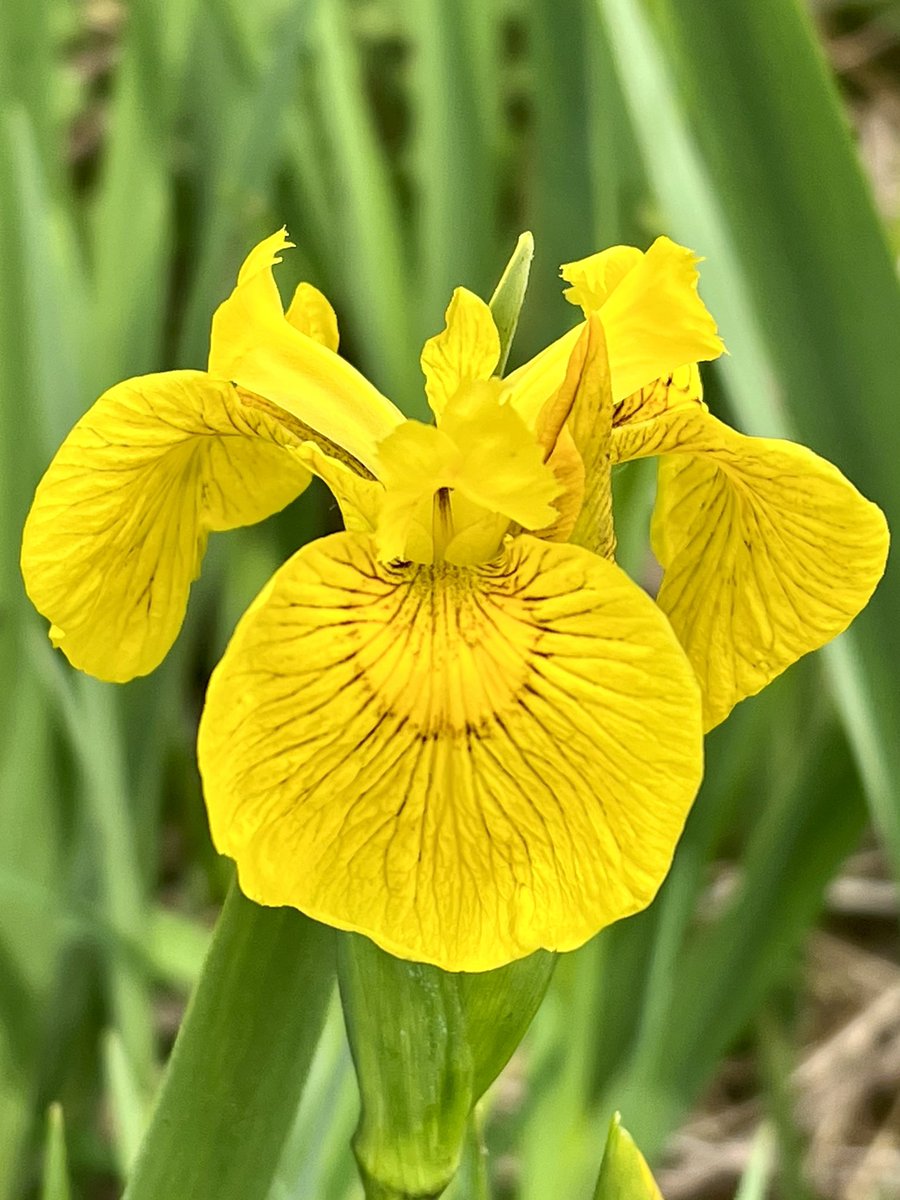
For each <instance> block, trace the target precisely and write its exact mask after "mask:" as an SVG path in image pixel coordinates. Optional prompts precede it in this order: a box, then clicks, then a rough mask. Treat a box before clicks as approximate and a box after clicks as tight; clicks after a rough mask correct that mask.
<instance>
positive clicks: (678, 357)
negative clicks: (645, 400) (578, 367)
mask: <svg viewBox="0 0 900 1200" xmlns="http://www.w3.org/2000/svg"><path fill="white" fill-rule="evenodd" d="M698 261H699V260H698V259H697V257H696V255H694V254H693V252H692V251H690V250H688V249H686V248H685V247H684V246H679V245H678V244H677V243H676V242H673V241H671V240H670V239H669V238H666V237H661V238H657V239H656V241H655V242H654V243H653V245H652V246H651V247H650V249H649V250H648V251H647V252H646V254H641V253H640V251H637V250H635V249H634V247H631V246H615V247H613V249H612V250H606V251H603V252H601V253H600V254H599V255H592V256H591V257H590V258H587V259H583V260H581V261H580V262H577V263H567V264H566V265H565V266H564V267H563V268H562V270H563V274H564V275H565V278H566V279H567V280H569V281H571V283H572V287H570V288H568V289H567V291H566V295H567V298H568V299H570V300H572V301H573V302H575V303H579V304H581V305H582V306H583V307H584V311H585V315H588V314H589V313H590V312H592V311H597V312H599V314H600V318H601V320H602V322H603V329H604V332H605V334H606V347H607V353H608V356H609V367H610V375H611V380H612V393H613V400H614V401H615V402H616V403H619V402H620V401H622V400H624V399H625V398H626V397H628V396H630V395H631V394H632V393H633V392H636V391H638V389H640V388H644V387H646V386H647V385H649V384H653V383H654V382H655V381H656V380H657V379H660V378H665V377H667V376H669V375H670V374H671V373H672V372H673V371H676V370H677V369H678V368H679V367H683V366H686V365H687V364H688V363H695V362H702V361H704V360H706V359H712V358H718V356H719V355H720V354H722V352H723V351H724V346H723V344H722V341H721V339H720V338H719V336H718V334H717V332H716V324H715V321H714V320H713V318H712V317H711V315H710V313H709V311H708V310H707V308H706V306H705V305H704V303H703V301H702V300H701V299H700V297H699V295H698V294H697V283H698V279H699V274H698V272H697V262H698ZM598 301H599V307H598V308H596V309H594V308H591V307H590V306H591V305H593V304H596V303H597V302H598ZM580 330H581V326H576V328H575V329H572V330H570V331H569V333H567V334H565V335H564V336H563V337H561V338H559V339H558V340H557V341H556V342H554V343H553V344H552V345H551V346H548V347H547V349H546V350H542V351H541V353H540V354H538V355H536V356H535V358H533V359H531V361H530V362H528V363H525V364H524V366H522V367H520V368H519V369H518V370H517V371H513V373H512V374H511V375H510V376H509V377H508V383H509V385H510V387H511V388H512V389H513V390H514V392H515V395H516V400H515V403H516V407H517V408H518V409H519V411H520V412H521V414H522V416H523V417H524V418H525V420H526V422H529V423H530V419H531V417H532V414H535V413H536V412H537V411H539V410H540V407H541V405H542V404H543V403H544V401H545V400H546V398H547V397H548V396H549V395H551V394H552V393H553V392H554V390H555V389H556V388H557V387H559V385H560V384H561V382H562V380H563V377H564V375H565V370H566V363H567V361H568V359H569V356H570V354H571V353H572V350H573V348H574V346H575V343H576V341H577V340H578V336H579V333H580Z"/></svg>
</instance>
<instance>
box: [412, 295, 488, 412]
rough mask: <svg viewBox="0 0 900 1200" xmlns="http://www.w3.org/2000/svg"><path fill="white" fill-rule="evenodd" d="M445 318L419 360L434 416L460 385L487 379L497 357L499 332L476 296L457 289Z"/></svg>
mask: <svg viewBox="0 0 900 1200" xmlns="http://www.w3.org/2000/svg"><path fill="white" fill-rule="evenodd" d="M445 320H446V325H445V327H444V329H443V330H442V331H441V332H440V333H439V334H437V335H436V336H435V337H433V338H429V339H428V341H427V342H426V343H425V346H424V348H423V350H422V359H421V362H422V371H423V373H424V375H425V394H426V395H427V397H428V403H429V404H430V405H431V411H432V412H433V413H434V415H435V416H436V417H440V415H441V413H442V412H443V411H444V407H445V405H446V404H447V401H448V400H449V399H450V398H451V397H452V396H453V395H454V393H455V392H457V391H458V390H459V389H460V388H461V387H464V386H465V385H466V384H469V383H475V382H478V381H481V380H484V379H490V377H491V375H492V374H493V372H494V370H495V368H496V366H497V362H498V360H499V358H500V335H499V334H498V333H497V326H496V325H495V324H494V318H493V317H492V316H491V310H490V308H488V306H487V305H486V304H485V302H484V301H483V300H482V299H481V297H480V296H476V295H475V294H474V292H470V291H469V290H468V289H467V288H462V287H460V288H457V289H456V290H455V291H454V293H453V299H452V300H451V301H450V305H449V307H448V309H447V312H446V314H445Z"/></svg>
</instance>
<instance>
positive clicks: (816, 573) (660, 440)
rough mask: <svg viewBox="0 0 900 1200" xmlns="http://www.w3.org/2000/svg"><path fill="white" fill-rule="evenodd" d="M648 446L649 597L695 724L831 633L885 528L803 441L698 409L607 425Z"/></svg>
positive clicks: (855, 598)
mask: <svg viewBox="0 0 900 1200" xmlns="http://www.w3.org/2000/svg"><path fill="white" fill-rule="evenodd" d="M614 439H619V440H620V442H621V444H620V446H619V451H618V453H619V455H620V457H621V456H622V455H623V453H624V451H625V450H626V449H627V448H629V447H630V451H631V452H630V453H628V454H627V455H626V456H627V457H642V456H645V455H647V454H662V455H664V457H663V458H662V459H661V461H660V470H659V490H658V496H657V502H656V510H655V512H654V518H653V546H654V550H655V552H656V555H657V557H658V558H659V560H660V562H661V564H662V566H663V569H664V575H663V582H662V587H661V589H660V592H659V597H658V602H659V605H660V607H661V608H662V609H663V611H664V612H665V613H666V614H667V615H668V617H669V620H670V621H671V622H672V627H673V628H674V630H675V632H676V633H677V634H678V636H679V638H680V639H681V642H682V644H683V646H684V648H685V650H686V651H687V654H688V657H689V658H690V660H691V663H692V664H693V666H694V669H695V670H696V672H697V676H698V678H699V680H700V684H701V688H702V690H703V702H704V721H705V725H706V728H707V729H709V728H712V727H713V726H714V725H717V724H719V722H720V721H723V720H724V719H725V717H726V716H727V715H728V713H729V712H730V711H731V709H732V708H733V706H734V705H735V704H736V703H737V702H738V701H739V700H742V699H743V698H744V697H745V696H752V695H754V694H755V693H756V692H758V691H760V690H761V689H762V688H764V687H765V686H766V684H767V683H769V682H770V680H772V679H773V678H774V677H775V676H776V675H779V674H780V673H781V672H782V671H784V670H785V669H786V668H787V667H789V666H790V665H791V663H793V662H796V660H797V659H798V658H800V657H802V656H803V655H804V654H808V653H809V652H810V651H812V650H816V649H818V648H819V647H820V646H823V645H824V644H825V643H826V642H828V641H830V640H831V639H832V638H833V637H836V636H837V634H839V633H840V632H841V631H842V630H844V629H845V628H846V627H847V626H848V625H849V624H850V622H851V621H852V620H853V618H854V617H855V616H856V615H857V613H859V612H860V611H861V610H862V609H863V608H864V607H865V605H866V604H867V602H868V600H869V597H870V596H871V594H872V592H873V591H874V589H875V586H876V584H877V583H878V580H879V579H880V578H881V575H882V573H883V571H884V565H885V559H886V557H887V549H888V531H887V524H886V522H885V519H884V516H883V514H882V513H881V511H880V509H879V508H877V507H876V505H874V504H872V503H871V502H870V501H868V500H866V499H865V498H864V497H863V496H861V495H860V493H859V492H858V491H857V490H856V488H855V487H854V486H853V484H851V483H850V482H849V481H848V480H847V479H845V478H844V476H843V475H842V474H841V472H840V471H839V470H838V469H837V467H835V466H832V464H831V463H829V462H826V461H825V459H823V458H819V456H818V455H816V454H814V453H813V452H812V451H811V450H808V449H807V448H806V447H805V446H798V445H796V444H795V443H793V442H787V441H781V440H778V439H774V438H756V437H747V436H745V435H744V434H740V433H737V432H735V431H734V430H733V429H729V427H728V426H727V425H723V424H722V422H721V421H717V420H716V419H715V417H712V416H710V414H709V413H707V412H704V411H702V410H701V409H700V408H698V407H693V408H687V409H683V410H681V411H675V412H671V413H667V414H664V415H663V416H661V417H658V418H656V419H655V420H652V421H647V422H645V423H644V424H643V425H634V426H623V427H622V428H621V429H619V430H616V431H614Z"/></svg>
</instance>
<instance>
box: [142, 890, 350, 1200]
mask: <svg viewBox="0 0 900 1200" xmlns="http://www.w3.org/2000/svg"><path fill="white" fill-rule="evenodd" d="M333 969H334V963H333V950H332V935H331V931H330V930H329V929H327V928H326V927H325V926H323V925H319V924H318V923H317V922H315V921H311V920H309V919H308V918H307V917H304V916H302V915H301V914H300V913H299V912H296V911H295V910H294V909H290V908H279V909H270V908H262V907H260V906H258V905H256V904H253V903H251V902H250V901H249V900H247V899H245V897H244V896H243V895H242V894H241V892H240V891H239V890H238V888H237V886H236V885H234V886H233V887H232V889H231V892H230V894H229V896H228V899H227V900H226V901H225V906H224V908H223V909H222V913H221V915H220V917H219V923H218V925H217V927H216V933H215V936H214V938H213V943H212V946H211V948H210V952H209V955H208V957H207V959H206V963H205V965H204V969H203V974H202V976H201V979H200V983H199V984H198V986H197V990H196V992H195V994H194V996H193V999H192V1000H191V1004H190V1007H189V1008H188V1011H187V1015H186V1017H185V1019H184V1024H183V1025H182V1028H181V1032H180V1033H179V1035H178V1040H177V1041H176V1043H175V1049H174V1051H173V1052H172V1058H171V1061H170V1063H169V1067H168V1070H167V1073H166V1077H165V1080H164V1081H163V1085H162V1090H161V1093H160V1096H159V1099H158V1102H157V1106H156V1111H155V1114H154V1117H153V1120H152V1122H151V1125H150V1129H149V1130H148V1132H147V1136H146V1137H145V1138H144V1143H143V1145H142V1147H141V1150H140V1154H139V1155H138V1159H137V1163H136V1165H135V1170H134V1174H133V1176H132V1178H131V1180H130V1182H129V1184H128V1187H127V1189H126V1191H125V1198H124V1200H162V1197H165V1200H265V1197H266V1195H267V1193H268V1190H269V1187H270V1185H271V1183H272V1179H273V1177H274V1175H275V1172H276V1170H277V1167H278V1162H279V1157H280V1154H281V1151H282V1148H283V1145H284V1142H285V1139H286V1137H287V1135H288V1132H289V1130H290V1128H291V1124H292V1121H293V1119H294V1115H295V1113H296V1110H297V1105H298V1103H299V1101H300V1096H301V1094H302V1091H303V1085H304V1082H305V1080H306V1073H307V1070H308V1068H309V1064H310V1061H311V1059H312V1054H313V1051H314V1049H315V1046H316V1042H317V1041H318V1038H319V1033H320V1030H321V1027H322V1021H323V1019H324V1014H325V1006H326V1003H327V1000H328V996H329V994H330V991H331V985H332V980H333Z"/></svg>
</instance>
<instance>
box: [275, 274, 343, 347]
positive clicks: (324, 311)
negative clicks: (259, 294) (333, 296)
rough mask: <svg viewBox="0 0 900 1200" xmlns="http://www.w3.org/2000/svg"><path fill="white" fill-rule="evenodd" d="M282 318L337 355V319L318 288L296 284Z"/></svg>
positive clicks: (338, 339) (305, 284) (306, 284)
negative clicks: (292, 296)
mask: <svg viewBox="0 0 900 1200" xmlns="http://www.w3.org/2000/svg"><path fill="white" fill-rule="evenodd" d="M284 316H285V319H286V320H287V322H288V324H289V325H293V326H294V328H295V329H299V330H300V332H301V333H305V334H306V336H307V337H311V338H312V340H313V341H314V342H318V343H319V345H320V346H324V347H325V349H326V350H331V351H332V353H334V354H337V351H338V346H339V345H340V338H339V336H338V323H337V317H336V316H335V312H334V309H333V308H332V307H331V305H330V304H329V303H328V301H327V300H326V298H325V297H324V296H323V295H322V293H321V292H320V291H319V289H318V288H315V287H313V285H312V284H311V283H298V284H297V287H296V289H295V291H294V298H293V299H292V300H291V303H290V305H289V306H288V310H287V312H286V313H285V314H284Z"/></svg>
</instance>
